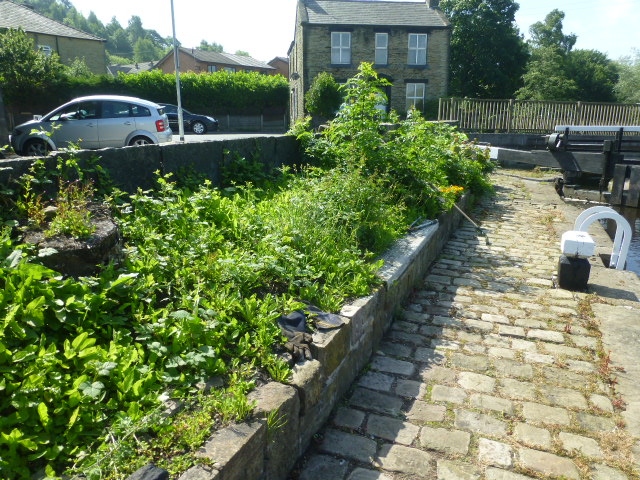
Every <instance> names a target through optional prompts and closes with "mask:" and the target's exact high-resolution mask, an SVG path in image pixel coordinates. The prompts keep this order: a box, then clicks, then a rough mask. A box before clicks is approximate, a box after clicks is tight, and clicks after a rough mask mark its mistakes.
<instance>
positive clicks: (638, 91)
mask: <svg viewBox="0 0 640 480" xmlns="http://www.w3.org/2000/svg"><path fill="white" fill-rule="evenodd" d="M617 65H618V71H619V74H620V78H619V80H618V83H616V86H615V87H614V89H615V93H616V97H617V99H618V101H619V102H623V103H640V50H637V49H636V50H634V55H633V56H629V57H625V58H622V59H620V61H619V62H618V64H617Z"/></svg>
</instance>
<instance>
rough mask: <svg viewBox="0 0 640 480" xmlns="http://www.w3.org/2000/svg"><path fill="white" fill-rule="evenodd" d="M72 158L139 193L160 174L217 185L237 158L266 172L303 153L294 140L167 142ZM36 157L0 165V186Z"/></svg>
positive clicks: (49, 161) (50, 163)
mask: <svg viewBox="0 0 640 480" xmlns="http://www.w3.org/2000/svg"><path fill="white" fill-rule="evenodd" d="M69 155H70V154H69V153H66V152H53V153H52V155H50V156H48V157H46V158H45V164H46V166H47V169H49V170H51V171H53V170H55V167H56V163H57V160H58V157H63V158H64V157H68V156H69ZM73 155H74V156H75V157H77V158H78V159H79V160H80V163H81V164H82V162H83V161H86V160H89V159H91V158H93V157H96V156H98V157H99V158H100V161H99V163H100V165H101V166H102V167H103V168H104V169H105V170H107V172H108V173H109V176H110V179H111V181H112V182H113V184H114V186H116V187H118V188H120V189H121V190H124V191H125V192H135V191H136V190H137V189H138V188H141V189H143V190H146V189H149V188H152V187H153V186H154V185H155V179H156V173H155V172H160V174H162V175H164V174H167V173H176V174H189V173H193V174H196V175H202V176H204V177H205V178H207V179H209V180H211V181H212V183H213V185H218V184H219V181H220V171H221V167H222V166H223V165H224V164H225V162H228V161H230V160H232V159H234V158H235V157H236V156H239V157H244V158H255V159H257V160H259V161H261V162H262V163H263V164H264V166H265V171H268V170H271V169H272V168H277V167H280V166H282V165H293V164H296V163H297V162H298V161H299V159H300V149H299V146H298V143H297V140H296V139H295V137H293V136H287V135H274V136H261V137H251V138H238V139H227V140H218V141H203V142H188V143H169V144H162V145H146V146H142V147H124V148H105V149H102V150H80V151H78V152H74V153H73ZM32 163H33V158H25V157H20V158H14V159H5V160H1V161H0V184H2V185H10V184H11V183H12V180H15V179H18V178H20V176H21V175H23V174H24V173H27V172H28V170H29V167H30V166H31V164H32Z"/></svg>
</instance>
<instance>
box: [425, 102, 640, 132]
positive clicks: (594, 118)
mask: <svg viewBox="0 0 640 480" xmlns="http://www.w3.org/2000/svg"><path fill="white" fill-rule="evenodd" d="M438 120H439V121H449V122H451V121H455V122H457V124H458V126H459V128H460V129H461V130H464V131H468V132H478V133H536V134H537V133H550V132H553V130H554V127H555V126H556V125H611V126H613V125H640V105H639V104H623V103H587V102H548V101H536V100H484V99H474V98H441V99H440V102H439V105H438Z"/></svg>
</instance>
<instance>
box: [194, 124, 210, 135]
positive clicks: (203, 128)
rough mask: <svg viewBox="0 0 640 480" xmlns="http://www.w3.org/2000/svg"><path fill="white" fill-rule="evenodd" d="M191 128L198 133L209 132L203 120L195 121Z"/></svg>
mask: <svg viewBox="0 0 640 480" xmlns="http://www.w3.org/2000/svg"><path fill="white" fill-rule="evenodd" d="M191 130H192V131H193V133H195V134H197V135H202V134H203V133H207V126H206V125H205V124H204V123H202V122H193V125H191Z"/></svg>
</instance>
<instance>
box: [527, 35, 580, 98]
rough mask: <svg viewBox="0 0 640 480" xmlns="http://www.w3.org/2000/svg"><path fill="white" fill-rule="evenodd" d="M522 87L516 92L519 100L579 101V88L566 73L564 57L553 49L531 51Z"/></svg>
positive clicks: (543, 48) (542, 48)
mask: <svg viewBox="0 0 640 480" xmlns="http://www.w3.org/2000/svg"><path fill="white" fill-rule="evenodd" d="M523 80H524V86H523V87H522V88H520V89H519V90H518V91H517V92H516V98H518V99H520V100H566V101H569V100H579V99H580V98H579V94H578V92H579V87H578V85H577V83H576V82H575V80H573V79H571V78H569V76H568V75H567V72H566V55H565V54H564V53H563V52H561V51H559V50H558V49H556V48H554V47H539V48H536V49H534V50H533V52H532V54H531V60H530V61H529V64H528V66H527V72H526V73H525V74H524V76H523Z"/></svg>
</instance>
